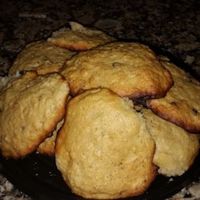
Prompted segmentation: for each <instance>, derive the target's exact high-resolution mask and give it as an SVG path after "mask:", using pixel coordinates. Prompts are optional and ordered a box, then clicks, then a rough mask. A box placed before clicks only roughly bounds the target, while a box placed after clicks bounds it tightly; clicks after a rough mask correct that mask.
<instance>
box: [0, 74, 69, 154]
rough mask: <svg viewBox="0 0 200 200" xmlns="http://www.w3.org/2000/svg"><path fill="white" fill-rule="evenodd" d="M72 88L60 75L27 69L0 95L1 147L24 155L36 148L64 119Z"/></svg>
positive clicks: (10, 152)
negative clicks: (42, 73) (27, 70)
mask: <svg viewBox="0 0 200 200" xmlns="http://www.w3.org/2000/svg"><path fill="white" fill-rule="evenodd" d="M68 92H69V88H68V84H67V82H66V80H65V79H64V78H63V77H62V76H60V75H59V74H56V73H54V74H48V75H45V76H37V74H36V72H27V73H25V74H24V75H23V76H21V77H18V78H16V79H15V80H12V81H10V82H9V83H8V84H7V85H6V87H5V88H4V89H3V91H2V92H1V94H0V110H1V112H0V149H1V152H2V155H3V156H5V157H12V158H20V157H23V156H25V155H27V154H29V153H31V152H33V151H35V150H36V149H37V147H38V145H39V144H40V143H41V142H42V141H43V140H44V139H45V138H46V137H47V136H48V135H49V134H50V133H51V132H52V131H53V130H54V128H55V127H56V124H57V123H58V122H59V121H60V120H61V119H62V118H63V116H64V113H65V103H66V99H67V96H68Z"/></svg>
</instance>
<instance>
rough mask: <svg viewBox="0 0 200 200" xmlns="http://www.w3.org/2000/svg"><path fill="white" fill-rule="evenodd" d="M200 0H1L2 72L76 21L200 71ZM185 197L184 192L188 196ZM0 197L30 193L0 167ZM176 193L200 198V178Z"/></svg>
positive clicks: (189, 198)
mask: <svg viewBox="0 0 200 200" xmlns="http://www.w3.org/2000/svg"><path fill="white" fill-rule="evenodd" d="M199 8H200V1H197V0H180V1H177V2H176V1H173V0H166V1H162V0H156V1H155V0H141V1H136V0H133V1H131V0H123V1H120V0H107V1H103V0H98V1H89V0H86V1H83V0H67V1H64V0H56V1H54V0H48V1H47V0H45V1H39V0H35V1H33V0H31V1H15V0H9V1H8V0H1V2H0V76H2V75H5V74H6V73H7V72H8V69H9V67H10V65H11V63H12V61H13V60H14V58H15V57H16V55H17V54H18V53H19V52H20V51H21V50H22V48H23V47H24V46H25V45H26V44H27V43H29V42H31V41H34V40H40V39H42V38H47V37H48V36H50V34H51V33H52V31H54V30H57V29H58V28H60V27H62V26H65V25H66V24H67V22H69V21H77V22H80V23H82V24H84V25H87V26H93V27H96V28H99V29H101V30H103V31H105V32H107V33H109V34H110V35H112V36H114V37H117V38H119V39H121V40H127V39H128V40H133V41H139V42H143V43H145V44H150V45H151V46H156V47H158V48H160V49H162V50H166V51H168V52H170V53H171V54H173V55H174V56H175V57H177V58H179V59H180V60H181V61H182V62H183V63H185V64H186V65H188V66H189V67H190V68H191V69H192V70H193V71H194V72H195V73H196V74H198V75H199V77H200V12H199ZM184 197H185V198H184ZM0 199H3V200H11V199H20V200H22V199H24V200H25V199H26V200H28V199H31V198H30V197H28V196H26V195H24V194H23V193H22V192H20V191H19V190H17V188H16V187H15V186H13V185H12V184H11V183H10V182H9V181H8V180H7V179H6V178H5V177H4V176H3V175H2V174H1V168H0ZM172 199H176V200H178V199H187V200H194V199H200V183H199V182H195V183H192V184H191V185H190V186H188V188H184V189H183V190H182V192H180V193H178V194H176V195H175V196H174V197H173V198H172Z"/></svg>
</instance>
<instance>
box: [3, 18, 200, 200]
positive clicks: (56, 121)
mask: <svg viewBox="0 0 200 200" xmlns="http://www.w3.org/2000/svg"><path fill="white" fill-rule="evenodd" d="M69 25H70V28H62V29H60V30H58V31H56V32H54V33H53V34H52V36H51V37H50V38H48V39H47V40H43V41H36V42H32V43H31V44H28V45H27V46H26V47H25V48H24V49H23V50H22V51H21V52H20V53H19V55H18V56H17V58H16V60H15V61H14V63H13V65H12V66H11V68H10V70H9V74H8V76H7V77H2V78H1V87H0V88H1V91H0V151H1V154H2V156H4V157H5V158H14V159H20V158H24V157H25V156H28V155H29V154H31V153H34V152H37V153H41V154H45V155H48V156H55V161H56V163H55V164H56V166H57V169H58V170H59V171H60V172H61V174H62V177H63V179H64V181H65V182H66V184H67V185H68V186H69V187H70V188H71V190H72V192H73V193H75V194H77V195H80V196H82V197H84V198H89V199H117V198H125V197H130V196H137V195H140V194H142V193H144V192H145V191H146V190H147V189H148V187H149V186H150V184H151V183H152V182H153V181H154V179H155V178H156V176H157V175H158V174H162V175H164V176H168V177H171V176H181V175H182V174H183V173H184V172H186V171H187V170H188V169H189V168H190V166H191V165H192V164H193V162H194V160H195V158H196V156H197V155H198V153H199V137H198V133H200V104H199V102H200V83H199V82H198V81H197V80H195V79H194V78H192V77H191V76H190V75H189V74H188V73H186V72H185V71H183V70H182V69H180V68H179V67H177V66H175V64H173V63H172V62H171V61H170V60H169V59H168V58H166V57H163V56H158V55H156V54H155V53H154V52H153V51H152V50H151V49H150V48H149V47H148V46H146V45H143V44H140V43H136V42H123V41H117V39H116V38H114V37H111V36H109V35H107V34H106V33H104V32H102V31H100V30H97V29H94V28H89V27H85V26H83V25H81V24H78V23H76V22H70V23H69ZM139 102H143V105H141V104H140V103H139Z"/></svg>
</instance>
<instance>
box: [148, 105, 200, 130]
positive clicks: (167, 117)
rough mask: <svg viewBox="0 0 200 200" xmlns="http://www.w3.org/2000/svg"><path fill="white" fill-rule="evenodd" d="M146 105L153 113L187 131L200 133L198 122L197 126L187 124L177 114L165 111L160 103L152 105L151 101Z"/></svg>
mask: <svg viewBox="0 0 200 200" xmlns="http://www.w3.org/2000/svg"><path fill="white" fill-rule="evenodd" d="M147 107H148V108H150V109H151V110H152V111H153V113H155V114H156V115H158V116H159V117H161V118H163V119H165V120H167V121H170V122H172V123H174V124H176V125H177V126H179V127H181V128H183V129H185V130H187V131H188V132H191V133H200V124H199V126H198V125H197V124H195V125H194V124H188V123H187V122H186V121H185V120H184V119H182V118H180V117H177V116H173V115H170V113H168V112H165V107H164V106H161V105H160V106H154V105H153V104H152V103H151V102H147Z"/></svg>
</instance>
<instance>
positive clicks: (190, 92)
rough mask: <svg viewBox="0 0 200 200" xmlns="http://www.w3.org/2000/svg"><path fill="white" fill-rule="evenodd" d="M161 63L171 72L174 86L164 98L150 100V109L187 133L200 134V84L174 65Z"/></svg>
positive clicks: (166, 62)
mask: <svg viewBox="0 0 200 200" xmlns="http://www.w3.org/2000/svg"><path fill="white" fill-rule="evenodd" d="M161 62H162V64H163V65H164V67H165V68H167V69H168V70H169V71H170V72H171V74H172V77H173V79H174V85H173V87H172V88H171V89H170V90H169V91H168V93H167V95H166V96H165V97H164V98H161V99H152V100H149V101H148V103H147V104H148V107H149V108H151V109H152V111H153V112H155V113H156V114H158V115H159V116H160V117H162V118H164V119H166V120H169V121H171V122H173V123H175V124H176V125H178V126H181V127H182V128H184V129H186V130H187V131H189V132H197V133H200V83H199V82H198V81H196V80H194V79H193V78H192V77H191V76H189V74H187V73H186V72H184V71H183V70H181V69H180V68H178V67H177V66H175V65H174V64H173V63H170V62H169V61H166V60H161Z"/></svg>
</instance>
